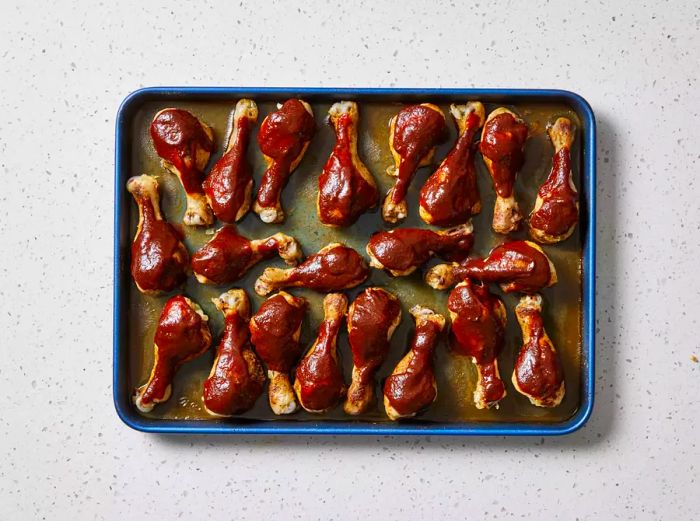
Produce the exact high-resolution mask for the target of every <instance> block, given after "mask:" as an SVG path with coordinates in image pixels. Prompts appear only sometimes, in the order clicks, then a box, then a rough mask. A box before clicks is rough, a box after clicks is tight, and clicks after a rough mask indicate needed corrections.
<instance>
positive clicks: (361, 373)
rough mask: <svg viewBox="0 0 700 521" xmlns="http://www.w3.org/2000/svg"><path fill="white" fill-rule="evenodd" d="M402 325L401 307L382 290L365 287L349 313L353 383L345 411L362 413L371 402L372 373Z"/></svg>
mask: <svg viewBox="0 0 700 521" xmlns="http://www.w3.org/2000/svg"><path fill="white" fill-rule="evenodd" d="M399 322H401V304H400V303H399V300H398V299H397V298H396V297H395V296H394V295H393V294H391V293H389V292H388V291H386V290H385V289H382V288H367V289H366V290H364V291H363V292H362V293H360V294H359V295H358V296H357V298H355V300H354V302H353V303H352V305H351V306H350V311H348V340H349V341H350V349H351V350H352V362H353V367H352V382H351V383H350V388H349V389H348V395H347V399H346V401H345V405H344V409H345V412H346V413H347V414H351V415H357V414H361V413H363V412H365V411H366V410H367V409H368V408H369V407H370V406H371V405H372V402H373V400H374V374H375V373H376V372H377V369H379V367H380V366H381V365H382V364H383V363H384V360H385V359H386V356H387V354H388V353H389V341H390V340H391V336H392V335H393V334H394V331H395V330H396V327H397V326H398V325H399Z"/></svg>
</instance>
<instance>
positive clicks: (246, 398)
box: [202, 289, 265, 417]
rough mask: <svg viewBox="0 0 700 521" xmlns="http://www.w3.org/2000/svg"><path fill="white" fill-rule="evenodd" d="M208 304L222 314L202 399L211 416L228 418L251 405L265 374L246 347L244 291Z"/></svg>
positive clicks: (246, 323) (254, 356)
mask: <svg viewBox="0 0 700 521" xmlns="http://www.w3.org/2000/svg"><path fill="white" fill-rule="evenodd" d="M212 302H213V303H214V305H215V306H216V308H217V309H218V310H219V311H221V312H222V313H223V314H224V332H223V335H222V337H221V341H220V342H219V346H218V347H217V350H216V358H215V359H214V364H213V365H212V367H211V372H210V373H209V378H207V379H206V381H205V382H204V392H203V394H202V398H203V401H204V408H205V409H206V410H207V412H208V413H209V414H211V415H212V416H224V417H225V416H232V415H234V414H240V413H242V412H245V411H247V410H249V409H251V408H252V407H253V405H255V401H256V400H257V399H258V396H260V395H261V394H262V392H263V387H264V385H265V372H264V371H263V368H262V364H261V363H260V360H258V357H257V356H256V355H255V353H254V352H253V349H252V348H251V346H250V332H249V331H248V320H249V318H250V303H249V302H248V296H247V295H246V294H245V292H244V291H243V290H242V289H231V290H229V291H227V292H226V293H224V294H222V295H221V296H220V297H219V298H214V299H212Z"/></svg>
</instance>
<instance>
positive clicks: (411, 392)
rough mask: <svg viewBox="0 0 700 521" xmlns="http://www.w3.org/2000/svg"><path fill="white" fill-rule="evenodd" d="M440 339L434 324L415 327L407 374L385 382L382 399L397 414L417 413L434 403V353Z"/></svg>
mask: <svg viewBox="0 0 700 521" xmlns="http://www.w3.org/2000/svg"><path fill="white" fill-rule="evenodd" d="M439 337H440V328H439V327H438V325H437V324H435V323H433V322H430V321H425V322H421V323H420V324H417V325H416V332H415V334H414V337H413V341H412V343H411V352H412V353H413V357H412V358H411V361H410V362H409V363H408V366H407V367H406V370H405V371H404V372H402V373H398V374H392V375H391V376H389V377H388V378H387V379H386V381H385V382H384V395H385V396H386V398H387V399H388V400H389V403H390V404H391V406H392V407H393V408H394V409H396V411H397V412H398V413H399V414H401V415H410V414H413V413H416V412H418V411H420V410H421V409H424V408H425V407H427V406H428V405H430V404H431V403H433V401H434V400H435V397H436V394H437V391H436V390H435V373H434V371H433V353H434V351H435V346H436V344H437V341H438V339H439Z"/></svg>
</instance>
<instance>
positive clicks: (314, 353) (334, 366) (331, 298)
mask: <svg viewBox="0 0 700 521" xmlns="http://www.w3.org/2000/svg"><path fill="white" fill-rule="evenodd" d="M347 309H348V299H347V298H346V297H345V295H343V294H341V293H330V294H328V295H326V297H325V298H324V299H323V314H324V317H323V322H321V325H320V326H319V328H318V336H317V337H316V341H315V342H314V343H313V345H312V346H311V348H310V349H309V350H308V351H307V353H306V355H304V358H303V359H302V361H301V362H299V365H298V366H297V370H296V379H295V380H294V391H295V392H296V395H297V398H298V399H299V403H300V404H301V406H302V407H303V408H304V409H305V410H307V411H308V412H317V413H320V412H325V411H327V410H329V409H331V408H333V407H334V406H335V405H336V404H337V403H338V402H339V401H340V399H341V398H342V397H343V394H345V382H343V371H342V369H341V367H340V363H339V361H338V348H337V341H338V333H339V332H340V326H341V325H342V322H343V318H344V317H345V313H346V312H347Z"/></svg>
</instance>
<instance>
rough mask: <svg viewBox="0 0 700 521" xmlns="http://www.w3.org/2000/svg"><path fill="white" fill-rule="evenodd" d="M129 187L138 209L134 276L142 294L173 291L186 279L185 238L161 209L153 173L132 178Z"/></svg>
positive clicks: (132, 269)
mask: <svg viewBox="0 0 700 521" xmlns="http://www.w3.org/2000/svg"><path fill="white" fill-rule="evenodd" d="M126 189H127V190H128V191H129V193H131V195H132V196H133V197H134V201H136V204H137V205H138V208H139V223H138V226H137V228H136V235H135V236H134V242H133V244H132V245H131V275H132V277H133V278H134V282H135V283H136V287H137V288H138V289H139V291H141V292H142V293H146V294H152V295H153V294H158V293H161V292H164V291H172V290H173V289H175V288H176V287H178V286H179V285H180V284H182V283H183V282H184V281H185V278H186V276H187V273H186V272H187V265H188V263H189V255H188V253H187V248H185V245H184V244H183V243H182V237H181V236H180V234H179V233H178V232H177V230H175V228H174V227H173V226H172V225H171V224H170V223H168V222H167V221H166V220H165V219H163V216H162V214H161V212H160V203H159V198H158V182H157V181H156V179H155V177H151V176H150V175H140V176H137V177H132V178H131V179H129V181H128V182H127V183H126Z"/></svg>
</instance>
